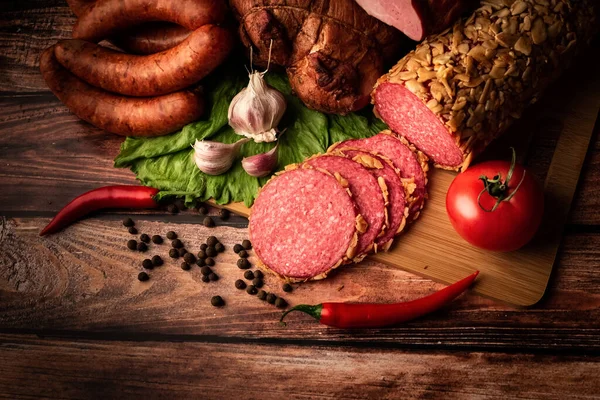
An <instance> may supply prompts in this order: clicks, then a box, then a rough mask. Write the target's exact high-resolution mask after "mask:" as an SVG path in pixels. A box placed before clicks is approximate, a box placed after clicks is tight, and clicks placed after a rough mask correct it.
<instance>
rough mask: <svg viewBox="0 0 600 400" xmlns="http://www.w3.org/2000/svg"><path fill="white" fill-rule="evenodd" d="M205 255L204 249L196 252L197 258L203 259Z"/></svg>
mask: <svg viewBox="0 0 600 400" xmlns="http://www.w3.org/2000/svg"><path fill="white" fill-rule="evenodd" d="M206 257H207V255H206V252H205V251H204V250H200V251H199V252H198V258H201V259H203V260H204V259H205V258H206Z"/></svg>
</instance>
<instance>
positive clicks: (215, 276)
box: [208, 272, 219, 281]
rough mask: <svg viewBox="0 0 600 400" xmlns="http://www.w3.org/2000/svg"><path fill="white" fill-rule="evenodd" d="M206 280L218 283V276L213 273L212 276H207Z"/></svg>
mask: <svg viewBox="0 0 600 400" xmlns="http://www.w3.org/2000/svg"><path fill="white" fill-rule="evenodd" d="M208 279H210V280H211V281H218V280H219V275H217V274H215V273H214V272H213V273H212V274H209V275H208Z"/></svg>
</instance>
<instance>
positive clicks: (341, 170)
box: [305, 154, 387, 261]
mask: <svg viewBox="0 0 600 400" xmlns="http://www.w3.org/2000/svg"><path fill="white" fill-rule="evenodd" d="M305 164H306V165H309V166H312V167H314V168H321V169H324V170H326V171H329V172H330V173H331V174H333V175H335V176H339V177H341V178H342V179H343V180H344V181H347V182H348V188H349V189H350V191H351V192H352V196H353V199H354V201H355V202H356V205H357V206H358V210H359V213H360V214H361V215H362V217H363V218H364V220H365V221H366V223H367V229H366V231H365V232H364V233H363V234H362V235H360V236H359V237H358V246H357V249H356V257H354V261H360V260H361V259H362V258H364V257H365V256H366V255H367V254H368V253H369V252H371V251H372V250H373V248H374V245H375V240H376V239H377V237H378V236H379V235H382V234H384V233H385V229H386V227H387V214H386V205H387V189H386V187H385V182H384V180H383V179H378V178H376V177H374V176H373V175H372V174H371V172H369V169H368V168H367V167H365V166H363V165H361V164H359V163H357V162H355V161H352V160H350V159H348V158H346V157H343V156H336V155H328V154H325V155H320V156H317V157H313V158H310V159H308V160H307V161H305Z"/></svg>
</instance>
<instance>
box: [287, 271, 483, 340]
mask: <svg viewBox="0 0 600 400" xmlns="http://www.w3.org/2000/svg"><path fill="white" fill-rule="evenodd" d="M478 274H479V271H475V272H474V273H473V274H472V275H469V276H468V277H466V278H464V279H462V280H460V281H458V282H456V283H454V284H452V285H450V286H448V287H446V288H444V289H442V290H440V291H438V292H435V293H433V294H430V295H429V296H425V297H422V298H420V299H417V300H413V301H408V302H405V303H394V304H377V303H322V304H317V305H312V306H311V305H307V304H300V305H297V306H295V307H293V308H291V309H290V310H288V311H286V312H285V313H283V315H282V316H281V320H280V322H282V321H283V319H284V318H285V316H286V315H288V314H289V313H290V312H292V311H302V312H305V313H307V314H308V315H310V316H312V317H313V318H315V319H316V320H318V321H319V322H320V323H322V324H323V325H328V326H333V327H336V328H379V327H383V326H388V325H395V324H399V323H401V322H406V321H410V320H412V319H415V318H418V317H421V316H423V315H425V314H428V313H430V312H433V311H436V310H438V309H439V308H441V307H442V306H443V305H445V304H447V303H449V302H450V301H452V300H454V298H456V297H457V296H458V295H460V294H461V293H463V292H464V291H465V290H467V289H468V288H469V286H471V283H473V281H474V280H475V278H476V277H477V275H478Z"/></svg>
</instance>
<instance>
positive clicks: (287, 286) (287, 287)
mask: <svg viewBox="0 0 600 400" xmlns="http://www.w3.org/2000/svg"><path fill="white" fill-rule="evenodd" d="M282 289H283V291H284V292H288V293H289V292H291V291H292V290H294V288H293V287H292V285H290V284H289V283H284V284H283V287H282Z"/></svg>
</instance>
